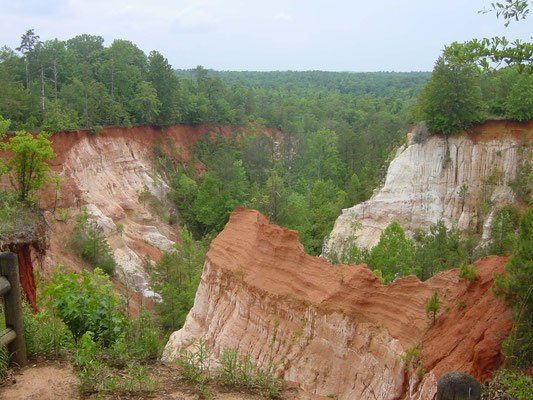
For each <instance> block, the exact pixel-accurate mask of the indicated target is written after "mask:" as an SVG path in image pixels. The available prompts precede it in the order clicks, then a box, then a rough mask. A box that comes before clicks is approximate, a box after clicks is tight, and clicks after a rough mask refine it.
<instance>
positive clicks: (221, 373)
mask: <svg viewBox="0 0 533 400" xmlns="http://www.w3.org/2000/svg"><path fill="white" fill-rule="evenodd" d="M217 363H218V366H217V367H216V368H211V349H210V348H209V347H208V346H207V344H206V343H205V342H204V341H203V340H199V341H198V342H197V343H196V344H195V345H194V350H193V351H184V352H182V353H181V355H180V357H179V358H178V366H179V368H180V371H181V373H182V375H183V377H184V378H185V379H186V380H188V381H189V382H191V383H193V384H195V385H196V388H197V390H198V393H199V395H200V398H203V399H210V398H211V394H210V393H211V391H210V386H209V384H210V383H211V382H216V383H218V384H221V385H223V386H228V387H237V388H246V389H248V390H251V391H256V392H258V393H261V394H263V395H266V396H269V397H272V398H279V397H280V395H281V390H282V388H283V384H282V381H281V380H280V379H277V378H276V377H275V376H274V365H273V364H270V365H268V366H267V367H260V366H258V365H256V364H254V363H253V362H252V361H251V357H250V355H245V356H242V355H240V354H239V349H238V348H233V349H225V350H224V351H222V354H221V356H220V359H219V360H218V362H217Z"/></svg>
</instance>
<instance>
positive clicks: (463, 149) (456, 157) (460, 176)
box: [324, 121, 533, 255]
mask: <svg viewBox="0 0 533 400" xmlns="http://www.w3.org/2000/svg"><path fill="white" fill-rule="evenodd" d="M532 144H533V121H529V122H528V123H518V122H511V121H489V122H487V123H485V124H481V125H477V126H475V127H474V128H473V129H472V130H471V131H470V132H468V133H466V134H461V135H459V134H457V135H450V136H449V137H448V149H449V150H448V151H447V146H446V138H445V137H444V136H443V135H433V136H431V137H429V138H428V139H426V140H424V141H423V142H421V143H414V142H413V134H412V133H411V134H410V135H409V144H408V145H406V146H403V147H402V148H400V149H399V150H398V151H397V154H396V157H395V158H394V159H393V160H392V162H391V163H390V165H389V168H388V171H387V176H386V180H385V183H384V185H383V187H381V188H380V189H379V190H377V191H375V193H374V195H373V196H372V198H371V199H370V200H368V201H365V202H363V203H360V204H358V205H356V206H354V207H352V208H348V209H345V210H343V212H342V214H341V215H340V216H339V218H338V219H337V221H336V222H335V226H334V228H333V230H332V232H331V234H330V236H329V238H328V239H327V240H326V243H325V246H324V253H325V254H337V255H340V254H341V253H342V250H343V249H344V248H346V247H347V246H349V245H350V244H351V243H353V242H354V241H355V243H357V245H358V246H359V247H364V248H370V247H373V246H374V245H376V244H377V242H378V241H379V237H380V235H381V233H382V232H383V231H384V230H385V228H386V227H387V226H388V225H389V224H390V223H391V222H393V221H397V222H398V223H399V224H400V225H401V226H402V227H403V228H404V229H405V230H406V231H407V232H408V233H409V232H412V231H414V230H415V229H418V228H420V229H424V230H428V229H429V227H431V226H432V225H434V224H436V223H437V222H438V221H439V220H443V221H444V222H445V223H446V224H447V225H448V226H449V227H451V226H455V227H457V228H458V229H459V230H460V231H462V232H464V231H466V230H469V231H474V232H478V233H480V234H482V236H483V238H485V239H488V237H489V228H490V221H491V213H490V212H489V213H488V215H484V214H483V213H481V212H480V209H479V202H480V201H484V202H486V203H489V204H490V206H491V211H492V212H493V211H495V210H497V209H498V208H499V207H501V206H503V205H505V204H512V203H513V202H514V201H515V194H514V193H513V191H512V190H511V188H510V186H509V183H510V182H511V181H512V180H513V179H515V177H516V171H517V167H518V166H519V165H520V163H522V162H524V161H526V160H529V159H530V157H531V156H530V148H531V145H532ZM354 227H356V229H354Z"/></svg>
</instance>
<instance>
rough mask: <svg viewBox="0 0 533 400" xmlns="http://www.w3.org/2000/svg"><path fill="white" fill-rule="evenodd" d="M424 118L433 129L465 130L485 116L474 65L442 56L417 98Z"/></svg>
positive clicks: (448, 131) (442, 131)
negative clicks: (447, 59)
mask: <svg viewBox="0 0 533 400" xmlns="http://www.w3.org/2000/svg"><path fill="white" fill-rule="evenodd" d="M418 106H419V112H420V117H421V119H423V120H425V121H426V124H427V126H428V129H429V130H430V132H440V133H443V134H445V135H447V134H450V133H456V132H462V131H464V130H466V129H468V128H470V127H471V126H472V124H473V123H474V122H478V121H482V120H483V119H484V118H485V108H486V107H485V104H484V103H483V99H482V95H481V88H480V86H479V82H478V73H477V70H476V68H475V67H474V66H473V65H468V64H460V63H449V62H446V60H445V58H444V57H439V59H438V60H437V62H436V63H435V68H434V69H433V73H432V75H431V79H430V81H429V82H428V84H427V85H426V87H425V88H424V90H423V91H422V93H421V94H420V96H419V98H418Z"/></svg>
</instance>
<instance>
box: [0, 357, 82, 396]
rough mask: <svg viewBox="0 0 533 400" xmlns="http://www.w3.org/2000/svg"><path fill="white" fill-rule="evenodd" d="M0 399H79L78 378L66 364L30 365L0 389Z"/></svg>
mask: <svg viewBox="0 0 533 400" xmlns="http://www.w3.org/2000/svg"><path fill="white" fill-rule="evenodd" d="M0 399H3V400H56V399H64V400H74V399H79V395H78V378H77V377H76V375H75V374H74V372H73V371H72V368H71V367H70V366H69V365H68V364H66V363H60V362H50V363H46V364H30V365H29V366H27V367H25V368H22V369H20V370H18V371H16V372H14V373H13V375H11V376H10V377H9V379H8V381H7V383H6V384H5V386H3V387H1V388H0Z"/></svg>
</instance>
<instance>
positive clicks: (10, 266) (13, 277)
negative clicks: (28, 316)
mask: <svg viewBox="0 0 533 400" xmlns="http://www.w3.org/2000/svg"><path fill="white" fill-rule="evenodd" d="M0 275H2V276H5V277H6V278H7V280H8V281H9V283H10V284H11V290H10V291H9V292H8V293H6V294H4V309H5V310H4V313H5V316H6V327H7V328H11V329H13V330H14V331H15V333H16V338H15V340H13V341H12V342H11V343H9V344H8V346H7V349H8V351H9V353H10V354H12V358H11V360H12V361H13V362H15V363H17V364H18V365H19V366H21V367H22V366H24V365H26V364H27V363H28V359H27V358H26V342H25V340H24V325H23V323H22V300H21V297H20V282H19V268H18V262H17V255H16V254H14V253H3V254H2V255H0Z"/></svg>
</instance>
